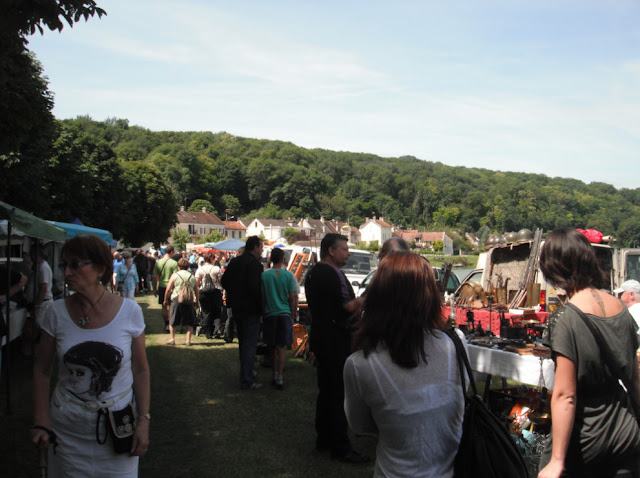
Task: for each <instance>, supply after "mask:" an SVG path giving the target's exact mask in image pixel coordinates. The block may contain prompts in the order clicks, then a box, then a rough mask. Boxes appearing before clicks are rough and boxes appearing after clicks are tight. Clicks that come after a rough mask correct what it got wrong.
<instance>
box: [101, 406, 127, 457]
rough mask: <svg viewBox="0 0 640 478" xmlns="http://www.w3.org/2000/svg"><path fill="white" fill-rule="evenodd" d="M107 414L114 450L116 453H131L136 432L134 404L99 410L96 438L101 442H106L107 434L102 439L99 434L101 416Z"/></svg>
mask: <svg viewBox="0 0 640 478" xmlns="http://www.w3.org/2000/svg"><path fill="white" fill-rule="evenodd" d="M103 415H106V417H107V419H106V421H107V430H108V433H109V435H110V436H111V441H112V443H113V451H115V452H116V453H129V452H130V451H131V446H132V445H133V434H134V432H135V429H136V427H135V415H134V414H133V405H132V404H131V403H130V404H129V405H127V406H126V407H125V408H123V409H122V410H116V411H114V410H109V409H106V410H105V409H100V410H98V421H97V424H96V438H97V441H98V443H99V444H101V445H102V444H104V443H105V441H106V436H105V437H104V438H103V439H102V440H101V439H100V436H99V435H100V434H99V425H100V418H101V417H102V416H103Z"/></svg>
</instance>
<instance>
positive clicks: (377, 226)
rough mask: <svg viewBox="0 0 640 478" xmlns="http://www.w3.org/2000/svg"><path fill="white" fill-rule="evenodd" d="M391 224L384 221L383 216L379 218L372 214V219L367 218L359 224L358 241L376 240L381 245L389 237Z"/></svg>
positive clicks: (368, 241)
mask: <svg viewBox="0 0 640 478" xmlns="http://www.w3.org/2000/svg"><path fill="white" fill-rule="evenodd" d="M391 234H392V230H391V225H390V224H388V223H386V222H385V221H384V217H381V218H380V219H378V218H376V216H373V218H372V219H369V218H367V220H366V221H365V223H364V224H363V225H362V226H360V241H362V242H366V243H367V244H371V243H372V242H373V241H378V244H379V245H382V243H383V242H384V241H386V240H387V239H391Z"/></svg>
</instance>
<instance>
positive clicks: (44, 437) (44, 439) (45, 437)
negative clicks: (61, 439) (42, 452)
mask: <svg viewBox="0 0 640 478" xmlns="http://www.w3.org/2000/svg"><path fill="white" fill-rule="evenodd" d="M29 432H30V435H31V442H32V443H33V444H34V445H35V446H37V447H38V448H47V447H48V446H49V433H47V432H46V431H45V430H43V429H41V428H32V429H31V430H29Z"/></svg>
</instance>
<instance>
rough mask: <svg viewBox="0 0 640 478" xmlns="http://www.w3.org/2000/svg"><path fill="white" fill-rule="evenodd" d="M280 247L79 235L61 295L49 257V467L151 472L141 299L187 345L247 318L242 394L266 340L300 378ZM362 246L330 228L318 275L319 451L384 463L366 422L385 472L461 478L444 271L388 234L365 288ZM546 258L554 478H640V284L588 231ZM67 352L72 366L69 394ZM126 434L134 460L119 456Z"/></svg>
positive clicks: (38, 414) (567, 235) (43, 370)
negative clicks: (160, 243) (210, 248)
mask: <svg viewBox="0 0 640 478" xmlns="http://www.w3.org/2000/svg"><path fill="white" fill-rule="evenodd" d="M263 247H264V244H263V241H262V240H261V239H260V238H258V237H256V236H252V237H249V238H248V239H247V241H246V246H245V247H244V250H242V251H238V254H237V256H236V257H233V258H231V259H230V260H228V259H229V258H228V257H223V256H222V255H220V254H218V255H216V254H213V253H206V254H204V255H202V257H198V256H197V255H195V254H194V255H193V256H191V257H183V255H182V254H179V253H178V254H176V253H175V251H174V249H173V247H172V246H167V247H166V248H165V250H164V254H163V255H162V257H160V258H159V259H158V258H157V257H153V259H154V261H153V263H151V262H150V261H149V259H148V258H149V256H148V255H147V254H145V253H143V252H142V251H138V253H136V255H135V256H134V257H132V255H131V254H130V253H128V252H127V251H124V253H123V254H122V256H120V254H114V255H112V254H111V252H110V250H109V248H108V246H106V244H105V243H104V241H102V240H100V239H99V238H97V237H95V236H90V235H89V236H76V237H74V238H72V239H70V240H68V241H67V243H66V244H65V245H64V248H63V251H62V257H63V261H64V263H63V267H64V276H65V281H66V283H67V286H68V288H69V290H71V291H73V294H71V295H68V296H67V297H65V298H64V299H63V300H59V301H52V300H51V298H50V297H49V295H48V293H47V291H50V290H51V286H50V282H49V280H50V276H49V274H48V273H47V272H48V271H47V269H46V267H47V266H43V263H44V264H46V260H44V259H43V258H41V257H34V258H33V259H34V262H35V266H36V267H39V268H40V270H41V271H42V274H41V275H40V274H39V276H40V277H42V279H41V280H42V281H43V282H42V284H43V285H42V286H41V287H40V288H39V289H36V290H39V292H38V294H37V296H34V297H33V302H34V304H37V305H38V309H37V310H41V312H40V315H39V319H38V320H39V324H40V325H41V330H42V332H41V336H40V340H39V343H38V353H37V358H36V361H35V367H34V393H35V410H34V427H33V428H32V430H31V434H32V440H33V442H34V443H35V444H36V445H38V446H40V447H43V448H46V447H47V446H48V449H49V453H48V458H49V476H76V475H78V476H79V475H83V476H85V475H86V476H115V475H117V476H137V465H138V457H139V456H141V455H143V454H144V453H145V452H146V450H147V447H148V443H149V424H150V418H151V416H150V413H149V405H150V397H149V395H150V392H149V380H150V378H149V377H150V372H149V367H148V364H147V360H146V352H145V339H144V329H145V324H144V321H143V319H142V312H141V309H140V307H139V306H138V305H137V303H136V302H135V301H134V300H133V297H134V296H135V293H136V292H141V291H145V290H146V291H149V290H152V291H153V292H154V293H155V294H156V295H157V296H158V302H159V304H161V305H162V317H163V319H164V322H165V324H166V327H167V330H168V331H169V333H170V339H169V341H168V342H167V343H168V344H169V345H175V343H176V342H175V340H176V339H175V335H176V328H177V327H185V328H186V345H190V344H191V335H192V333H193V330H194V327H196V326H197V323H198V322H196V311H197V310H198V309H200V310H201V313H202V322H201V324H202V325H201V327H202V330H203V331H204V334H205V336H206V337H207V338H208V339H213V338H221V337H222V336H223V333H225V334H227V333H228V332H229V329H230V328H231V324H227V326H224V325H223V322H224V321H223V314H226V315H227V316H228V317H231V318H232V319H233V322H234V323H235V327H236V328H237V332H238V344H239V347H238V350H239V364H240V366H239V381H238V384H239V387H240V388H241V389H242V390H258V389H260V388H261V387H262V386H263V385H262V384H261V383H259V382H258V381H257V373H256V371H255V370H254V364H255V358H256V352H257V347H258V341H259V339H260V337H262V340H263V342H264V343H265V344H266V345H267V346H268V347H269V349H270V350H272V381H271V383H272V385H273V386H274V387H275V388H276V389H278V390H284V389H285V380H284V372H285V358H286V348H287V347H288V346H290V345H291V343H292V340H293V321H294V320H295V318H296V314H297V308H298V303H297V300H298V292H299V286H298V284H297V281H296V278H295V276H294V275H293V274H292V273H291V272H290V271H288V270H287V269H286V265H285V264H284V254H283V252H282V250H280V249H278V248H274V249H273V250H272V251H271V254H270V256H269V267H267V268H266V270H265V267H264V266H263V263H262V262H261V261H260V258H261V256H262V252H263ZM349 255H350V252H349V246H348V242H347V238H346V237H345V236H342V235H340V234H327V235H326V236H325V237H324V238H323V239H322V242H321V247H320V261H319V262H318V263H317V264H315V265H314V266H313V267H311V269H310V270H309V271H308V273H307V275H306V278H305V283H304V285H305V292H306V297H307V301H308V309H309V318H310V323H311V325H310V346H311V351H312V352H313V354H314V356H315V365H316V373H317V387H318V395H317V401H316V411H315V436H316V449H317V450H318V451H319V452H323V451H324V450H326V451H328V452H329V453H330V456H331V457H332V458H333V459H336V460H340V461H343V462H348V463H354V464H358V463H367V462H368V461H370V458H369V457H368V456H366V455H364V454H361V453H359V452H358V451H356V450H354V449H353V447H352V445H351V441H350V439H349V433H348V430H349V428H351V429H352V430H353V432H355V433H356V434H373V435H376V436H377V437H378V445H377V449H376V461H375V471H374V476H412V477H419V476H425V477H426V476H438V477H452V476H453V473H454V470H453V463H454V459H455V456H456V453H457V450H458V445H459V443H460V439H461V435H462V427H463V417H464V409H465V401H464V397H463V395H462V394H461V393H460V388H461V386H462V384H461V380H462V379H461V376H460V373H459V369H458V366H457V359H456V350H455V346H454V344H453V341H452V340H451V339H450V338H449V337H448V336H447V334H445V332H444V330H445V328H446V327H447V321H446V319H445V318H444V317H443V315H442V311H441V305H442V304H441V297H440V292H439V290H438V287H437V283H436V279H435V276H434V273H433V269H432V268H431V265H430V264H429V262H428V261H427V260H425V259H424V258H422V257H421V256H419V255H416V254H414V253H412V252H410V251H409V248H408V246H407V244H406V243H404V241H402V240H401V239H396V238H394V239H392V240H390V241H388V242H387V243H385V244H384V245H383V248H382V249H381V253H380V258H381V262H380V264H379V267H378V270H377V272H376V274H375V276H374V277H373V279H372V281H371V283H370V285H369V287H368V289H367V291H366V293H365V294H364V295H362V296H361V297H359V298H356V297H355V294H354V291H353V289H352V287H351V284H350V283H349V281H348V280H347V278H346V276H345V275H344V273H343V272H342V270H341V267H343V266H344V265H345V264H346V263H347V261H348V259H349ZM136 257H139V259H138V260H137V261H136ZM143 259H144V261H143ZM540 264H541V269H542V271H543V273H544V276H545V278H546V280H547V281H548V282H550V283H551V284H553V285H555V286H556V287H559V288H562V289H564V290H565V291H566V292H567V296H568V302H567V304H566V305H565V306H563V307H561V308H559V309H557V311H555V312H554V313H552V314H551V315H550V317H549V320H548V324H549V325H548V327H547V329H546V332H545V335H544V342H545V344H546V345H547V346H548V348H549V350H550V353H551V356H552V358H553V360H554V361H555V364H556V373H555V385H554V389H553V395H552V401H551V411H552V432H551V435H550V437H549V440H548V443H547V446H546V448H545V450H544V453H543V455H542V459H541V464H540V472H539V475H538V476H539V477H542V478H549V477H552V478H556V477H563V476H570V477H578V476H579V477H585V476H593V477H605V476H607V477H608V476H638V472H639V468H638V466H639V465H638V463H639V460H640V428H639V426H638V420H637V418H636V417H637V416H638V415H637V412H638V410H637V408H636V407H637V404H638V403H640V400H639V399H640V380H639V377H638V359H637V355H636V351H637V350H638V329H639V326H638V323H637V322H638V320H639V319H638V318H637V314H638V309H639V308H640V305H638V304H639V303H640V283H638V282H637V281H627V282H625V283H624V284H622V285H621V287H620V288H619V289H616V290H615V291H613V292H614V294H613V295H612V294H610V293H608V292H606V291H602V290H599V289H597V288H596V287H595V286H594V284H599V283H600V280H601V276H602V274H603V272H602V270H601V268H600V266H599V262H598V261H597V259H596V257H595V254H594V251H593V248H592V246H591V245H590V243H589V241H588V240H587V239H586V238H585V237H584V235H582V233H580V232H578V231H576V230H574V229H559V230H556V231H553V232H552V233H551V234H550V235H549V236H548V237H547V239H546V242H545V244H544V247H543V248H542V253H541V257H540ZM145 266H146V268H145ZM143 277H144V278H143ZM11 281H12V284H0V286H2V287H3V288H4V289H3V290H8V289H9V288H10V291H9V292H8V293H9V294H11V293H13V292H15V290H16V287H18V288H19V287H22V286H24V282H25V281H24V278H23V277H21V276H20V274H17V275H15V276H14V277H12V279H11ZM0 292H2V290H0ZM634 317H635V320H634ZM587 325H588V327H587ZM458 335H460V337H461V338H463V335H462V333H461V332H460V331H458ZM463 343H464V340H463ZM54 358H57V361H58V364H59V373H58V376H57V377H56V383H55V384H54V386H53V387H52V386H51V380H52V373H51V372H52V364H53V362H54ZM50 390H52V393H51V394H50ZM129 412H131V415H128V413H129ZM114 417H115V418H114ZM123 417H124V418H123ZM118 420H120V422H118ZM114 424H115V425H114ZM112 425H113V426H112ZM120 443H124V445H123V446H124V447H125V448H123V449H122V450H125V453H118V452H117V445H118V444H120ZM49 445H51V446H49ZM122 450H120V451H122ZM105 473H106V474H105Z"/></svg>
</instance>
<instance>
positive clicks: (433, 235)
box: [394, 229, 453, 256]
mask: <svg viewBox="0 0 640 478" xmlns="http://www.w3.org/2000/svg"><path fill="white" fill-rule="evenodd" d="M394 235H395V236H396V237H401V238H402V239H404V240H405V241H407V242H415V244H416V247H418V248H420V249H431V250H433V243H434V242H436V241H442V243H443V245H444V247H443V250H442V253H443V254H444V255H445V256H452V255H453V239H451V238H450V237H449V236H447V233H446V232H420V231H418V230H417V229H404V230H399V229H398V230H396V231H394Z"/></svg>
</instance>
